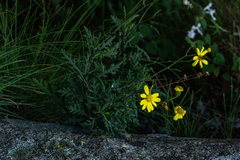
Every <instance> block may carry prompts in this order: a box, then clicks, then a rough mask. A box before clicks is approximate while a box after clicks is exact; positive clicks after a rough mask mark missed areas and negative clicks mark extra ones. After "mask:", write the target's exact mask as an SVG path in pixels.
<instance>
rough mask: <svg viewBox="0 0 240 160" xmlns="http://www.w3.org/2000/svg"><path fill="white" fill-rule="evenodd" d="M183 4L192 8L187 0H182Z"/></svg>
mask: <svg viewBox="0 0 240 160" xmlns="http://www.w3.org/2000/svg"><path fill="white" fill-rule="evenodd" d="M183 4H184V5H186V6H188V8H193V6H192V3H190V2H189V1H188V0H183Z"/></svg>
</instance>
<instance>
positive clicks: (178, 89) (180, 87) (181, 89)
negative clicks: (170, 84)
mask: <svg viewBox="0 0 240 160" xmlns="http://www.w3.org/2000/svg"><path fill="white" fill-rule="evenodd" d="M174 90H175V91H177V92H183V87H182V86H176V87H175V88H174Z"/></svg>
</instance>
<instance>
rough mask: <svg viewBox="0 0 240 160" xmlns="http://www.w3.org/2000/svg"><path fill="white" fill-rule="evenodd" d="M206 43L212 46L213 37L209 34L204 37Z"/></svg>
mask: <svg viewBox="0 0 240 160" xmlns="http://www.w3.org/2000/svg"><path fill="white" fill-rule="evenodd" d="M204 41H205V42H206V43H207V44H209V45H211V37H210V35H209V34H207V35H206V36H205V37H204Z"/></svg>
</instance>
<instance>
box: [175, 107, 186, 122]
mask: <svg viewBox="0 0 240 160" xmlns="http://www.w3.org/2000/svg"><path fill="white" fill-rule="evenodd" d="M174 113H175V114H176V115H175V116H174V117H173V120H174V121H177V120H178V119H183V116H184V115H185V114H186V111H185V110H184V109H182V107H181V106H177V107H175V108H174Z"/></svg>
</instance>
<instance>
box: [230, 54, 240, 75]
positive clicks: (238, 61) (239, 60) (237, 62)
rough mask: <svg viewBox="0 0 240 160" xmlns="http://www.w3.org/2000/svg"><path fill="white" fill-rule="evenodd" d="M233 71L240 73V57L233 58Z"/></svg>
mask: <svg viewBox="0 0 240 160" xmlns="http://www.w3.org/2000/svg"><path fill="white" fill-rule="evenodd" d="M231 70H235V71H240V57H238V56H235V55H234V56H233V66H232V68H231Z"/></svg>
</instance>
